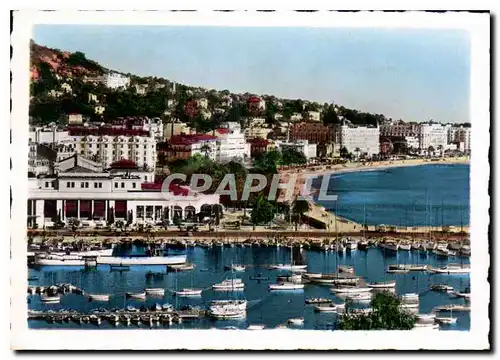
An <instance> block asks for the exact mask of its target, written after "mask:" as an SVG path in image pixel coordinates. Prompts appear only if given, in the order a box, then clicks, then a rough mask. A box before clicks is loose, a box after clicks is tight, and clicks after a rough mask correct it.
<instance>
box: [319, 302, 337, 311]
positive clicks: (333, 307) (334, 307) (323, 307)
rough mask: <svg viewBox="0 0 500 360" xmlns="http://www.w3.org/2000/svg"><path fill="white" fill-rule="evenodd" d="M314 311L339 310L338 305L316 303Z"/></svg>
mask: <svg viewBox="0 0 500 360" xmlns="http://www.w3.org/2000/svg"><path fill="white" fill-rule="evenodd" d="M314 311H317V312H337V305H335V304H327V305H316V306H315V307H314Z"/></svg>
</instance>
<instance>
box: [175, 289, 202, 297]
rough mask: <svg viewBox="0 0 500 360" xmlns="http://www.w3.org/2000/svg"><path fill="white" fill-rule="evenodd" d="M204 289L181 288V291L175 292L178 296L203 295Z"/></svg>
mask: <svg viewBox="0 0 500 360" xmlns="http://www.w3.org/2000/svg"><path fill="white" fill-rule="evenodd" d="M202 292H203V290H201V289H181V290H179V291H176V292H175V293H174V294H175V295H176V296H185V297H188V296H201V293H202Z"/></svg>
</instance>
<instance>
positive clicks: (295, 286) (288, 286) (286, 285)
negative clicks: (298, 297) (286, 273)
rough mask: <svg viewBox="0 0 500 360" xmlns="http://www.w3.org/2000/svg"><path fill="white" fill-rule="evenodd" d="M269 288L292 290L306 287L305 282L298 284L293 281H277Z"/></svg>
mask: <svg viewBox="0 0 500 360" xmlns="http://www.w3.org/2000/svg"><path fill="white" fill-rule="evenodd" d="M268 289H269V290H271V291H272V290H285V291H290V290H301V289H304V284H296V283H292V282H282V283H277V284H271V285H269V287H268Z"/></svg>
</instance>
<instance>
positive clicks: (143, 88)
mask: <svg viewBox="0 0 500 360" xmlns="http://www.w3.org/2000/svg"><path fill="white" fill-rule="evenodd" d="M147 90H148V86H147V85H144V84H136V85H135V93H136V94H138V95H146V92H147Z"/></svg>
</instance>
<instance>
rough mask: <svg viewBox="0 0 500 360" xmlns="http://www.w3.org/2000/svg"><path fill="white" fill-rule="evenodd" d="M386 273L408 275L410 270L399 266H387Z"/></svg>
mask: <svg viewBox="0 0 500 360" xmlns="http://www.w3.org/2000/svg"><path fill="white" fill-rule="evenodd" d="M387 272H388V273H389V274H408V273H409V272H410V269H409V268H407V267H405V266H401V265H389V266H388V267H387Z"/></svg>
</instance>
